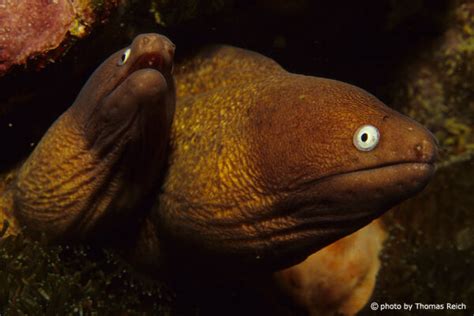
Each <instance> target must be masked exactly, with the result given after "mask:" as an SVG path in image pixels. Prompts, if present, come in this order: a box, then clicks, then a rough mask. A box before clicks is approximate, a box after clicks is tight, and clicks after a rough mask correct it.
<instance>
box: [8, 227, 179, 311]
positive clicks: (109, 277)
mask: <svg viewBox="0 0 474 316" xmlns="http://www.w3.org/2000/svg"><path fill="white" fill-rule="evenodd" d="M173 297H174V294H173V293H172V292H171V291H170V290H169V289H168V288H167V287H165V286H164V285H163V284H162V283H159V282H153V281H149V280H147V279H146V278H143V277H140V276H138V275H136V274H133V273H132V270H131V268H130V267H129V266H128V264H126V263H124V262H123V260H122V259H120V258H119V256H118V255H117V254H114V253H112V252H110V251H107V250H98V249H93V248H91V247H89V246H56V247H46V246H45V244H44V243H43V242H38V241H31V240H28V239H25V238H24V237H23V236H22V235H19V236H15V237H12V236H10V237H7V238H0V314H2V315H117V314H120V315H143V314H146V315H169V314H171V312H172V311H173V309H174V308H175V307H174V306H173Z"/></svg>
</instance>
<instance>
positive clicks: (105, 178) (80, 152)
mask: <svg viewBox="0 0 474 316" xmlns="http://www.w3.org/2000/svg"><path fill="white" fill-rule="evenodd" d="M124 52H125V49H122V50H120V51H118V52H116V53H115V54H113V55H112V56H111V57H109V58H108V59H107V60H106V61H105V62H104V63H103V64H102V65H101V66H100V67H99V68H98V69H97V70H96V71H95V72H94V74H92V76H91V77H90V78H89V80H88V82H87V83H86V85H85V86H84V88H83V89H82V90H81V92H80V93H79V95H78V97H77V99H76V100H75V102H74V104H73V105H72V106H71V107H70V108H69V109H68V110H67V111H66V112H65V113H64V114H63V115H62V116H61V117H60V118H58V119H57V120H56V122H55V123H54V124H53V126H51V127H50V129H49V130H48V131H47V133H46V134H45V136H44V137H43V138H42V140H41V142H40V143H39V144H38V146H37V147H36V148H35V150H34V151H33V153H32V154H31V155H30V157H29V158H28V159H27V160H26V162H25V163H24V164H23V165H22V166H21V168H20V170H19V171H18V174H16V175H15V177H14V179H13V180H12V181H11V183H10V184H9V186H8V188H6V189H5V192H6V193H4V194H3V195H2V199H5V200H6V199H8V201H5V204H3V203H2V207H3V208H4V209H5V212H4V214H7V215H8V214H10V216H9V218H10V219H11V217H12V216H11V214H12V213H13V215H14V217H15V219H16V220H18V222H19V224H18V223H16V224H15V225H12V227H11V231H10V232H9V233H14V232H16V231H17V226H18V225H25V226H27V232H28V233H31V234H35V233H44V234H45V235H46V237H47V238H48V239H50V240H53V241H54V240H62V241H63V240H67V239H84V238H91V237H93V236H95V235H96V234H98V235H99V236H100V237H101V239H102V240H103V239H114V238H118V236H120V235H119V234H120V233H121V232H122V231H126V230H129V231H134V228H135V229H137V228H138V226H139V223H140V219H142V218H143V215H141V216H140V214H141V213H140V212H143V210H142V208H144V206H142V205H143V201H144V200H145V199H146V197H147V196H148V195H150V194H152V192H155V190H156V188H157V186H158V180H159V177H160V174H161V172H162V170H161V169H162V167H163V164H164V162H165V154H166V147H167V144H168V138H169V130H170V126H171V121H172V116H173V112H174V105H175V91H174V82H173V79H172V77H171V69H172V60H173V54H174V45H173V44H172V43H171V42H170V41H169V40H168V39H167V38H165V37H163V36H160V35H157V34H142V35H140V36H138V37H137V38H135V40H134V41H133V43H132V44H131V46H130V54H129V56H128V59H127V60H126V62H125V63H123V64H121V62H120V60H121V58H122V57H124ZM7 210H9V211H7ZM12 222H13V221H12ZM120 237H121V238H124V239H126V238H125V236H120Z"/></svg>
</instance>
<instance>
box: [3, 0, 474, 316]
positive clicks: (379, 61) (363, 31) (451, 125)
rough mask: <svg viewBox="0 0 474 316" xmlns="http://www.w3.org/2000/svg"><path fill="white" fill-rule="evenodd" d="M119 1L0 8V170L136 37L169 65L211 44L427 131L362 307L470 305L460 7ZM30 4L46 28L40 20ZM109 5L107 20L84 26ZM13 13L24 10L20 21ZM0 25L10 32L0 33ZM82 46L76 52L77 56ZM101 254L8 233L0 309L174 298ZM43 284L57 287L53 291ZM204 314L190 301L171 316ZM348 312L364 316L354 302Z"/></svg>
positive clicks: (136, 307) (469, 141) (468, 143)
mask: <svg viewBox="0 0 474 316" xmlns="http://www.w3.org/2000/svg"><path fill="white" fill-rule="evenodd" d="M124 3H127V1H118V0H117V1H92V0H90V1H69V0H68V1H66V0H62V1H61V0H58V1H49V2H48V1H39V0H28V1H17V2H15V1H4V2H3V3H2V2H1V1H0V21H2V25H1V26H0V76H1V75H2V74H3V78H2V79H0V80H3V81H0V89H1V93H0V143H1V144H2V148H4V149H5V148H6V149H7V150H5V151H3V150H2V155H1V157H0V170H2V171H4V170H6V169H8V168H9V167H11V165H12V164H14V163H17V162H19V161H21V159H23V158H24V157H25V156H27V155H28V153H29V151H31V148H33V147H34V144H35V143H36V142H37V141H38V139H39V138H40V137H41V135H42V134H43V132H44V131H45V129H46V128H47V127H48V126H49V125H50V124H51V122H52V121H53V120H54V119H55V118H56V117H57V116H58V115H59V114H60V113H61V112H62V111H64V109H66V108H67V107H68V106H69V105H70V104H71V102H72V99H73V97H74V96H75V95H76V93H77V91H78V89H79V88H80V86H82V84H83V82H84V81H85V80H86V79H87V77H88V75H89V74H90V72H91V71H92V69H94V67H95V66H96V65H97V64H98V63H99V62H100V61H101V60H103V57H105V56H108V55H109V54H110V52H112V51H115V50H116V49H117V48H119V47H121V46H122V45H123V44H124V43H125V42H128V41H129V39H131V38H132V37H133V36H134V35H135V34H136V33H138V32H149V31H155V32H156V31H158V32H164V33H165V34H166V35H168V36H169V37H170V38H172V39H173V41H174V42H175V43H176V44H177V54H178V59H179V58H181V59H183V58H186V55H187V54H189V53H190V52H192V50H193V49H194V48H195V47H198V46H200V45H203V44H207V43H212V42H225V43H229V44H232V45H235V46H241V47H244V48H248V49H252V50H256V51H259V52H261V53H263V54H265V55H268V56H270V57H272V58H274V59H276V60H277V61H279V62H280V63H281V64H282V65H284V67H285V68H287V69H289V70H290V71H292V72H298V73H305V74H311V75H317V76H325V77H330V78H334V79H338V80H343V81H347V82H350V83H353V84H356V85H358V86H361V87H363V88H365V89H367V90H368V91H371V92H373V93H374V94H375V95H376V96H378V97H379V98H381V99H382V100H383V101H385V102H386V103H387V104H390V105H392V106H393V107H394V108H396V109H398V110H401V111H403V112H404V113H406V114H408V115H409V116H411V117H413V118H414V119H416V120H417V121H419V122H421V123H422V124H424V125H425V126H427V127H428V128H429V129H430V130H431V131H432V132H433V133H434V134H435V135H436V136H437V138H438V140H439V142H440V146H441V149H442V155H441V161H440V163H439V167H438V171H437V174H436V176H435V179H434V181H433V183H432V184H430V185H429V187H428V188H427V189H426V191H425V192H423V193H422V194H421V195H419V196H418V197H416V198H414V199H412V200H410V201H407V202H406V203H404V204H403V205H401V206H400V207H399V208H397V209H394V210H392V211H390V212H389V213H388V214H387V216H385V217H384V218H383V221H384V222H385V224H386V227H387V229H388V232H389V237H388V241H387V242H386V244H385V250H384V251H383V252H382V256H381V262H382V269H381V271H380V273H379V276H378V281H377V285H376V287H375V291H374V295H373V297H372V299H371V301H374V302H379V303H383V302H387V303H403V302H407V303H413V302H417V301H418V302H425V303H430V302H432V303H433V302H434V303H438V302H439V303H441V302H444V303H445V302H448V301H452V302H453V303H456V302H458V303H465V304H467V305H468V308H469V311H472V310H473V308H474V301H473V298H474V283H473V282H472V280H471V279H469V278H468V277H466V276H468V275H469V273H470V272H471V271H472V270H473V268H474V266H473V264H474V245H473V242H472V241H473V240H474V231H473V229H472V227H474V217H473V215H472V214H473V208H474V200H473V198H472V188H473V187H474V183H473V181H472V179H471V175H472V173H473V172H474V170H473V169H474V158H473V154H474V101H473V100H474V86H473V85H474V66H473V65H474V2H473V1H471V0H436V1H433V0H416V1H393V0H382V1H375V0H373V1H369V0H367V1H361V2H357V3H353V4H351V3H349V2H348V3H347V4H346V5H347V6H346V7H345V8H344V10H342V9H341V8H340V5H339V4H336V3H334V4H333V3H330V2H327V1H305V0H301V1H292V2H291V3H292V5H291V6H289V5H288V3H289V2H288V1H267V0H262V1H256V3H255V4H253V3H252V4H250V2H248V1H243V2H240V3H239V4H237V2H236V1H226V0H215V1H214V0H207V1H205V0H203V1H198V0H187V1H161V0H150V1H131V3H133V5H132V6H131V7H127V8H130V10H128V9H127V10H125V9H124V7H122V6H123V5H124ZM117 8H118V10H117ZM41 9H43V10H45V11H43V12H48V16H49V17H51V20H48V21H44V20H42V19H44V15H40V14H38V12H39V10H41ZM9 10H14V11H15V14H13V15H9V14H7V13H8V12H10V11H9ZM17 10H18V11H17ZM119 11H120V12H121V13H120V14H121V17H120V18H119V19H115V20H113V21H112V22H109V23H108V24H104V27H99V28H95V29H94V27H93V26H96V25H99V24H101V23H102V22H105V21H106V20H107V17H112V15H113V13H114V12H119ZM11 12H13V11H11ZM25 12H27V13H28V14H29V15H31V16H30V17H29V18H28V19H20V18H21V17H23V16H24V14H25ZM111 19H112V18H111ZM3 23H8V25H11V26H13V25H17V27H16V28H11V29H10V28H9V29H8V34H7V33H6V29H5V28H2V27H3ZM28 23H32V25H35V26H36V27H35V28H32V27H30V26H29V25H28ZM5 25H7V24H5ZM45 29H48V30H50V31H48V32H44V30H45ZM88 34H89V35H90V36H87V35H88ZM7 35H8V36H7ZM78 39H81V40H80V41H78ZM84 51H87V52H88V54H87V57H81V56H83V52H84ZM53 60H56V61H57V62H56V63H54V64H53V63H50V61H53ZM25 63H26V64H27V65H28V66H29V67H28V69H27V70H29V69H37V68H42V71H41V72H39V73H36V72H25V71H23V66H20V67H18V66H17V67H15V68H16V70H20V71H18V72H15V71H11V70H12V67H14V66H15V65H25ZM38 104H46V107H39V106H38ZM45 108H47V109H48V110H45ZM58 253H60V254H59V255H58ZM107 256H108V255H103V254H99V255H98V254H97V253H96V250H93V249H90V248H85V249H83V248H79V249H78V250H71V249H69V250H64V249H59V248H53V249H50V248H47V247H45V246H44V245H42V244H41V243H30V242H28V241H25V240H23V239H21V237H19V238H17V239H8V240H5V239H3V240H0V271H2V272H1V273H0V282H1V283H0V288H1V289H3V290H2V291H0V313H2V314H3V313H4V312H9V311H13V310H17V311H19V312H23V313H31V311H33V310H40V311H45V312H46V311H55V312H58V313H59V312H70V311H72V312H74V310H73V309H67V310H64V309H59V308H60V307H58V306H63V305H61V304H69V306H71V308H79V309H78V312H80V311H81V310H82V311H84V312H85V313H87V312H90V313H94V312H97V311H100V312H103V311H109V312H113V311H118V309H117V306H116V305H114V304H115V303H114V302H116V301H117V300H120V302H121V304H123V305H121V306H123V310H127V311H128V312H130V313H131V314H133V313H134V312H135V313H139V312H144V313H146V312H148V313H154V312H159V311H162V312H163V313H165V314H166V313H170V314H173V313H174V314H176V309H173V308H172V307H170V306H175V305H174V304H175V303H176V302H175V297H173V295H171V296H167V295H165V294H159V293H160V290H158V289H157V288H155V289H156V290H153V291H152V295H151V296H148V294H146V293H148V292H146V291H145V292H144V291H143V289H145V288H147V286H148V285H147V284H148V283H146V282H145V283H141V282H138V281H136V279H134V280H135V281H133V282H132V281H129V279H128V278H129V277H130V275H129V272H128V271H130V270H129V267H128V266H126V265H124V264H123V263H122V262H120V259H117V258H116V257H114V259H113V260H111V261H112V262H115V263H113V264H112V265H109V264H110V262H111V261H108V260H109V259H108V257H107ZM117 260H118V261H117ZM117 262H120V263H117ZM78 263H79V264H78ZM82 263H84V264H82ZM124 269H125V270H126V271H127V272H126V273H125V274H122V272H121V271H123V270H124ZM130 274H133V275H135V274H134V273H133V272H130ZM125 275H126V276H125ZM132 278H135V277H134V276H133V277H132ZM111 280H112V281H111ZM124 280H127V281H126V283H127V284H128V285H124V284H125V283H124V282H125V281H124ZM49 282H51V284H54V286H55V287H54V289H60V290H57V291H53V288H51V286H49V285H48V283H49ZM111 284H112V285H111ZM131 284H133V287H132V286H131ZM117 289H118V290H117ZM117 291H119V292H117ZM55 292H58V293H62V292H64V294H63V295H64V296H60V295H59V294H58V293H56V294H58V296H55ZM81 293H86V294H84V295H82V294H81ZM104 293H105V294H104ZM117 293H120V294H117ZM142 293H145V294H146V295H142ZM254 294H255V292H253V291H251V290H249V288H248V287H239V288H236V289H232V290H230V291H228V292H226V293H221V295H222V297H219V299H214V304H216V305H217V304H219V305H220V306H221V307H222V306H224V307H225V308H227V309H228V310H233V309H235V310H239V311H241V312H242V311H244V312H248V311H250V310H260V311H265V307H262V306H261V305H260V306H259V307H258V308H257V307H256V306H257V305H259V304H261V303H262V302H260V301H258V299H255V297H252V295H254ZM109 295H110V297H109ZM191 295H193V294H192V293H191ZM165 297H168V298H170V300H168V299H163V298H165ZM95 298H96V299H95ZM177 298H178V300H179V297H177ZM221 298H223V299H222V300H221V301H219V300H220V299H221ZM53 301H54V302H55V303H54V304H56V305H54V304H52V303H51V302H53ZM154 302H157V303H156V304H155V303H154ZM153 304H155V305H153ZM160 304H161V305H160ZM49 306H56V307H54V308H58V309H54V308H53V307H49ZM106 306H109V308H110V309H109V310H107V307H106ZM153 306H155V307H153ZM160 306H161V307H160ZM236 306H245V307H239V308H240V309H239V308H237V307H236ZM47 308H52V309H51V310H48V309H47ZM61 308H62V307H61ZM207 310H209V308H208V307H202V306H197V307H196V306H192V307H190V308H189V309H188V310H186V311H185V313H184V314H192V315H195V314H196V313H198V312H197V311H199V312H201V313H202V314H205V312H206V311H207ZM178 314H179V313H178ZM180 314H183V313H180ZM287 314H291V312H289V313H287ZM361 314H362V315H374V314H375V313H374V312H373V311H371V310H370V308H369V307H366V308H365V309H364V310H363V311H362V312H361ZM384 314H385V315H390V314H397V315H400V314H403V313H400V312H398V311H397V313H391V312H384ZM411 314H413V313H411ZM411 314H410V315H411ZM418 314H420V315H423V314H426V312H425V313H423V312H422V311H421V312H420V311H418ZM453 314H462V313H459V312H458V313H456V312H453ZM471 314H472V312H471ZM407 315H408V313H407Z"/></svg>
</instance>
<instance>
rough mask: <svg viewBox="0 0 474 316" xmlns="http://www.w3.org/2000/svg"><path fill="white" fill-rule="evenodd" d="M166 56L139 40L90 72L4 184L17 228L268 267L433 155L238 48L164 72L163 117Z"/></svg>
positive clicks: (390, 195) (364, 216)
mask: <svg viewBox="0 0 474 316" xmlns="http://www.w3.org/2000/svg"><path fill="white" fill-rule="evenodd" d="M172 56H173V45H172V44H171V43H170V42H169V41H168V40H167V39H165V38H163V37H161V36H159V35H151V34H148V35H140V36H138V37H137V38H136V39H135V40H134V41H133V43H132V45H131V46H130V48H129V49H125V50H121V51H119V52H117V53H116V54H114V55H112V56H111V57H110V58H109V59H107V60H106V61H105V62H104V63H103V64H102V65H101V66H100V67H99V69H98V70H97V71H96V72H95V73H94V74H93V75H92V76H91V78H90V79H89V81H88V82H87V84H86V85H85V87H84V88H83V89H82V91H81V93H80V94H79V96H78V97H77V99H76V101H75V102H74V104H73V105H72V106H71V108H69V109H68V110H67V111H66V112H65V113H64V114H63V115H62V116H61V117H60V118H59V119H58V120H57V121H56V123H55V124H54V125H53V126H52V127H51V128H50V130H49V131H48V132H47V133H46V135H45V136H44V137H43V139H42V141H41V142H40V144H39V145H38V146H37V148H36V149H35V151H34V152H33V153H32V154H31V156H30V157H29V158H28V160H27V161H26V162H25V163H24V165H23V166H22V167H21V169H20V170H19V172H18V174H17V175H16V177H15V179H13V180H12V185H11V187H12V188H11V189H10V190H9V191H8V192H10V196H11V199H12V200H13V214H12V216H13V217H15V218H16V219H17V220H18V222H19V224H21V225H26V226H27V227H28V229H29V230H31V231H35V232H43V233H45V234H46V236H47V237H48V238H49V239H50V240H53V241H57V240H68V239H86V238H90V236H99V237H100V238H110V239H114V238H115V239H118V240H119V241H120V245H123V241H124V240H127V241H129V242H130V243H131V247H132V248H136V253H135V254H134V255H133V258H136V259H137V260H138V261H140V260H143V262H144V263H145V264H150V263H151V264H154V263H159V264H162V263H163V262H165V264H166V263H168V264H169V265H168V267H169V266H174V267H175V268H183V267H185V268H191V266H192V267H197V268H198V267H202V266H205V267H207V268H209V269H211V271H212V269H213V268H214V267H217V268H219V269H222V270H223V271H224V272H225V273H226V274H229V271H232V269H234V268H236V267H240V268H241V269H242V268H243V269H247V268H249V267H250V268H251V269H253V270H254V271H260V269H263V270H264V271H274V270H277V269H282V268H285V267H289V266H291V265H294V264H296V263H298V262H301V261H302V260H304V259H305V258H306V257H307V256H308V255H310V254H312V253H314V252H315V251H317V250H319V249H321V248H323V247H324V246H326V245H328V244H330V243H332V242H334V241H335V240H337V239H339V238H341V237H344V236H346V235H348V234H350V233H352V232H354V231H356V230H358V229H360V228H362V227H363V226H365V225H367V224H368V223H370V222H371V221H372V220H373V219H374V218H376V217H378V216H380V215H381V214H382V213H383V212H385V211H386V210H388V209H389V208H391V207H392V206H393V205H395V204H397V203H399V202H401V201H403V200H404V199H406V198H408V197H410V196H413V195H414V194H416V193H417V192H419V191H420V190H422V189H423V188H424V187H425V185H426V184H427V183H428V181H429V179H430V177H431V176H432V174H433V170H434V167H433V163H434V160H435V157H436V153H437V146H436V143H435V140H434V138H433V136H432V135H431V134H430V133H429V132H428V131H427V130H426V129H425V128H423V127H422V126H421V125H419V124H417V123H416V122H414V121H412V120H411V119H409V118H407V117H405V116H403V115H401V114H399V113H397V112H395V111H393V110H391V109H390V108H388V107H387V106H385V105H384V104H383V103H382V102H380V101H379V100H378V99H376V98H375V97H374V96H372V95H370V94H369V93H367V92H365V91H364V90H361V89H359V88H357V87H354V86H352V85H349V84H346V83H342V82H339V81H335V80H329V79H323V78H316V77H310V76H303V75H297V74H292V73H289V72H287V71H285V70H284V69H283V68H282V67H280V66H279V65H278V64H277V63H276V62H275V61H273V60H271V59H269V58H266V57H264V56H261V55H259V54H257V53H253V52H249V51H246V50H242V49H238V48H233V47H228V46H214V47H209V48H207V49H204V50H203V51H201V52H200V53H199V54H197V55H196V56H195V57H194V58H192V59H189V60H188V61H187V62H184V63H183V64H181V66H180V67H178V68H177V72H176V76H175V78H176V101H177V103H176V113H175V115H174V118H173V120H172V119H171V118H172V116H173V106H174V100H175V95H174V89H173V78H172V77H171V73H170V72H171V64H172V62H171V60H172ZM171 121H173V123H172V125H171V131H170V129H169V127H170V124H171ZM168 134H169V137H170V138H169V141H168ZM167 145H169V148H168V149H167ZM165 158H166V159H167V162H168V164H167V168H166V170H163V168H162V167H163V162H164V160H165ZM161 177H163V178H162V179H161V180H160V178H161ZM158 185H159V188H158ZM4 196H5V195H4ZM150 196H155V202H154V204H153V206H150V207H148V206H147V205H145V204H146V203H144V202H145V201H146V200H148V197H150ZM134 227H136V230H137V233H138V235H137V236H136V238H135V237H134V236H135V235H124V234H126V233H127V230H130V229H132V230H134V229H133V228H134ZM134 238H135V240H134ZM189 262H193V265H189ZM165 268H166V267H165Z"/></svg>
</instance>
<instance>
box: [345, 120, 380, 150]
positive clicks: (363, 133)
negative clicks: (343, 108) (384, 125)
mask: <svg viewBox="0 0 474 316" xmlns="http://www.w3.org/2000/svg"><path fill="white" fill-rule="evenodd" d="M379 140H380V133H379V130H378V129H377V127H375V126H372V125H363V126H361V127H359V128H358V129H357V131H356V132H355V134H354V138H353V140H352V141H353V143H354V146H355V147H356V148H357V149H359V150H360V151H371V150H372V149H374V148H375V147H376V146H377V144H378V143H379Z"/></svg>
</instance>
